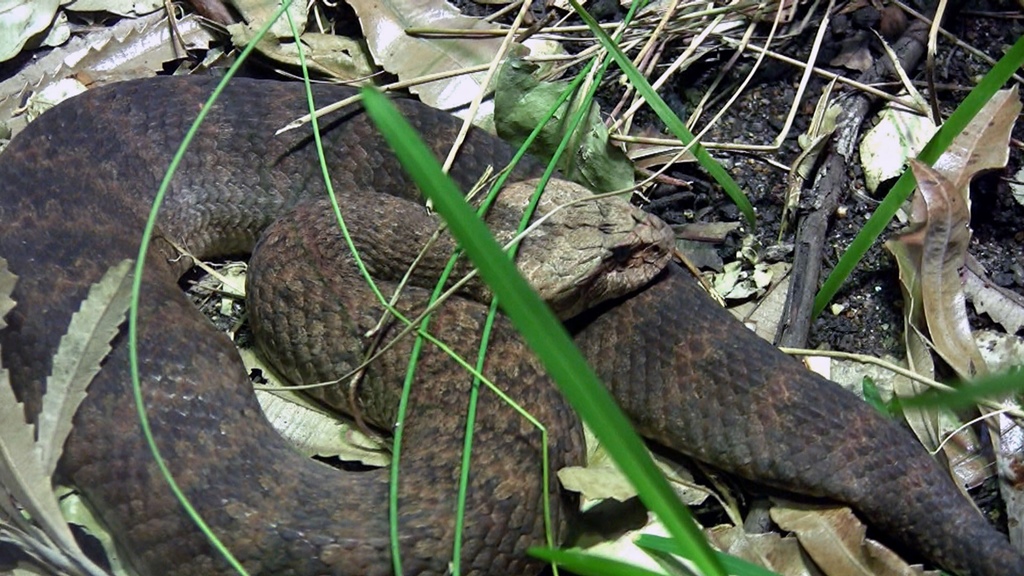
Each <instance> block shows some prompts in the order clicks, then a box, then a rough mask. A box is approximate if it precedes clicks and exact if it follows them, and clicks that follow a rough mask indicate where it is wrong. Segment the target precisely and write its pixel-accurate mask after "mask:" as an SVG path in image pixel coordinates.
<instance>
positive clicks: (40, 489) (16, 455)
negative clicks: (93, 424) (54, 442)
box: [0, 368, 77, 550]
mask: <svg viewBox="0 0 1024 576" xmlns="http://www.w3.org/2000/svg"><path fill="white" fill-rule="evenodd" d="M8 378H9V376H8V373H7V370H6V369H3V368H0V486H2V487H3V488H4V489H5V491H6V492H7V493H8V494H9V495H10V497H11V498H13V499H14V500H15V501H17V502H18V504H19V505H20V506H21V507H22V508H23V509H24V510H25V513H26V514H28V516H29V517H30V518H31V519H32V521H33V522H34V523H36V524H37V525H38V526H40V527H41V528H42V529H43V531H44V532H45V534H46V535H47V536H49V538H51V539H52V540H53V541H54V542H56V543H57V546H58V547H60V548H62V549H65V550H76V549H77V545H76V544H75V539H74V537H73V536H72V535H71V530H70V529H68V525H67V522H65V521H64V517H63V516H62V515H61V513H60V506H58V504H57V499H56V497H54V495H53V489H52V488H51V486H50V477H49V476H48V475H47V474H46V473H45V472H44V471H43V465H42V458H41V453H40V451H39V449H38V448H37V446H36V443H35V430H34V428H33V427H32V426H31V425H30V424H28V423H27V422H25V412H24V407H23V406H22V404H21V403H20V402H18V400H17V398H15V396H14V390H13V389H12V388H11V385H10V382H9V381H8ZM11 506H12V504H11V503H10V501H9V500H8V499H7V498H6V497H3V498H0V507H3V508H4V509H5V510H7V511H8V513H10V514H12V515H13V514H18V513H19V512H18V511H17V510H16V509H14V508H12V507H11Z"/></svg>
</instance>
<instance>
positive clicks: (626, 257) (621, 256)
mask: <svg viewBox="0 0 1024 576" xmlns="http://www.w3.org/2000/svg"><path fill="white" fill-rule="evenodd" d="M611 252H612V259H613V260H615V263H616V264H622V265H625V264H628V263H629V261H630V259H632V257H633V249H632V248H630V247H629V246H616V247H614V248H612V250H611Z"/></svg>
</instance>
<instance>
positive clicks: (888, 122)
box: [860, 92, 938, 192]
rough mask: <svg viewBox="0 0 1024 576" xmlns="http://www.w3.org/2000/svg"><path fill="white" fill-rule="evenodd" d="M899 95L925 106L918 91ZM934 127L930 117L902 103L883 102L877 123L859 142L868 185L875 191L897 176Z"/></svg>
mask: <svg viewBox="0 0 1024 576" xmlns="http://www.w3.org/2000/svg"><path fill="white" fill-rule="evenodd" d="M901 96H902V98H903V99H909V100H911V101H912V102H914V103H915V104H916V105H917V106H918V107H922V108H924V107H926V106H927V102H925V101H924V99H923V98H922V97H921V95H920V94H916V93H915V94H914V95H908V94H907V93H906V92H902V93H901ZM937 130H938V127H937V126H935V124H934V123H933V122H932V121H931V120H929V119H928V118H926V117H924V116H920V115H918V114H914V113H912V112H910V111H908V110H907V109H906V108H905V107H903V106H896V105H892V104H890V105H888V106H886V107H885V109H884V110H883V111H882V112H881V113H880V114H879V118H878V122H877V124H875V126H874V127H873V128H871V129H870V130H868V131H867V133H866V134H864V138H862V139H861V143H860V158H861V165H862V166H863V168H864V184H865V186H867V189H868V190H869V191H870V192H874V191H875V190H876V189H877V188H878V185H879V184H881V183H882V182H884V181H886V180H889V179H890V178H895V177H896V176H899V175H900V174H901V173H902V172H903V166H904V164H905V163H906V161H907V159H908V158H913V157H915V156H917V154H918V153H920V151H921V150H922V149H923V148H924V146H925V144H927V143H928V140H930V139H931V137H932V135H934V134H935V132H936V131H937Z"/></svg>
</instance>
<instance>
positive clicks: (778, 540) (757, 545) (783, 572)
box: [704, 525, 820, 576]
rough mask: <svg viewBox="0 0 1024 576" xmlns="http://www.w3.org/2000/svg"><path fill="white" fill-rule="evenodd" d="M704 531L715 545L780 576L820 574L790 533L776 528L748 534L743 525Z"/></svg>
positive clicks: (716, 527)
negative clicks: (784, 533)
mask: <svg viewBox="0 0 1024 576" xmlns="http://www.w3.org/2000/svg"><path fill="white" fill-rule="evenodd" d="M704 534H705V535H706V536H707V537H708V540H710V541H711V543H712V544H714V545H715V547H716V548H718V549H719V550H721V551H722V552H725V553H726V554H729V555H730V556H736V557H737V558H742V559H744V560H746V561H747V562H752V563H754V564H756V565H758V566H764V567H765V568H768V569H769V570H772V571H773V572H775V573H776V574H779V575H780V576H814V575H816V574H820V572H818V571H817V570H816V569H815V568H814V567H813V566H809V564H811V563H810V562H809V561H808V559H807V557H806V556H805V555H804V554H803V553H802V552H801V551H800V542H799V541H798V540H797V539H796V538H794V537H792V536H782V535H780V534H778V533H776V532H766V533H763V534H750V533H748V532H747V531H746V530H744V529H743V527H742V526H727V525H721V526H715V527H714V528H711V529H709V530H705V531H704Z"/></svg>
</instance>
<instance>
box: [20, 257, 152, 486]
mask: <svg viewBox="0 0 1024 576" xmlns="http://www.w3.org/2000/svg"><path fill="white" fill-rule="evenodd" d="M131 266H132V261H131V260H122V261H121V262H120V263H118V264H116V265H114V266H112V267H111V268H110V270H108V271H107V273H106V274H104V275H103V278H101V279H100V281H99V282H97V283H95V284H93V285H92V287H91V288H90V289H89V295H88V296H87V297H86V298H85V300H84V301H83V302H82V305H81V306H80V307H79V309H78V311H77V312H75V313H74V314H73V315H72V316H71V323H70V324H69V325H68V331H67V333H66V334H64V336H63V337H62V338H61V340H60V346H59V347H58V348H57V353H56V355H54V357H53V370H52V371H51V373H50V377H49V378H47V380H46V395H44V396H43V408H42V411H41V412H40V414H39V440H38V442H39V449H40V457H41V459H42V464H43V473H44V474H45V475H46V476H47V477H50V476H52V475H53V471H54V470H55V469H56V467H57V460H59V459H60V455H61V452H62V451H63V448H64V440H66V439H67V436H68V434H69V433H70V432H71V426H72V418H73V417H74V415H75V412H76V411H78V406H79V405H80V404H81V403H82V400H84V399H85V395H86V388H88V387H89V384H90V383H91V382H92V379H93V377H94V376H96V373H97V372H99V370H100V363H102V362H103V359H104V358H106V357H107V354H109V353H110V341H111V340H112V339H113V338H114V336H116V335H117V333H118V330H119V329H120V326H121V323H122V322H123V321H124V318H125V312H126V311H127V310H128V304H129V302H130V298H129V297H130V295H131V276H130V275H129V271H130V270H131Z"/></svg>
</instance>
